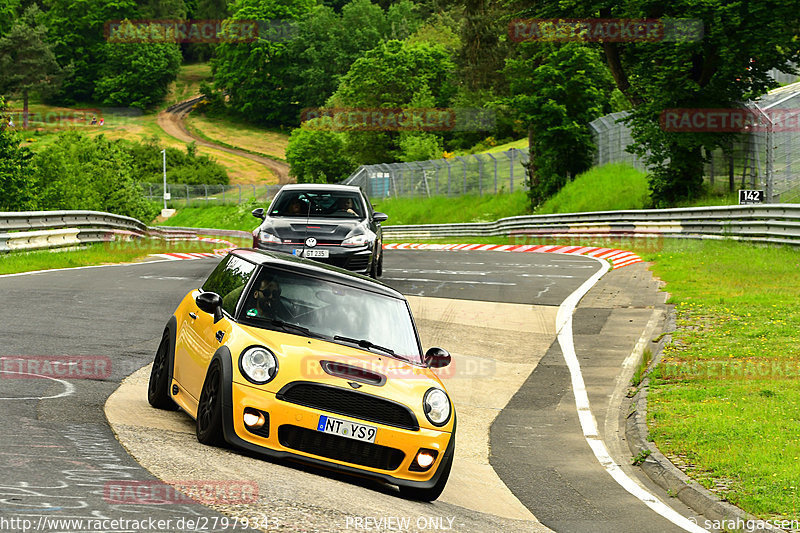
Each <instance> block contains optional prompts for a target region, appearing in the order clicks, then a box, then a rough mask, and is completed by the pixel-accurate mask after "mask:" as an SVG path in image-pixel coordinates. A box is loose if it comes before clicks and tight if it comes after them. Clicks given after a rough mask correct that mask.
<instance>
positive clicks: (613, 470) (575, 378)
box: [556, 256, 708, 533]
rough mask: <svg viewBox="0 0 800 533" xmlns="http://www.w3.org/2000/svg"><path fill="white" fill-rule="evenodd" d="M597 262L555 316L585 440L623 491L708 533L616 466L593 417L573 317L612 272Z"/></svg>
mask: <svg viewBox="0 0 800 533" xmlns="http://www.w3.org/2000/svg"><path fill="white" fill-rule="evenodd" d="M587 257H590V256H587ZM593 259H596V258H593ZM596 260H597V261H598V262H599V263H600V264H601V265H602V267H601V268H600V270H599V271H597V272H595V273H594V274H593V275H592V277H590V278H589V279H587V280H586V281H585V282H584V283H583V284H582V285H581V286H580V287H578V288H577V289H576V290H575V292H573V293H572V294H570V295H569V296H567V298H566V299H565V300H564V301H563V302H561V305H560V306H558V313H557V315H556V331H557V332H558V344H559V346H561V353H562V354H563V356H564V361H565V362H566V363H567V367H568V368H569V373H570V376H571V378H572V392H573V395H574V396H575V407H576V409H577V411H578V419H579V420H580V424H581V429H582V430H583V436H584V438H585V439H586V442H587V443H588V444H589V447H590V448H591V449H592V452H594V455H595V457H596V458H597V460H598V462H599V463H600V464H601V465H602V466H603V468H605V470H606V472H608V474H609V475H610V476H611V477H612V478H614V481H616V482H617V483H618V484H619V485H620V486H621V487H622V488H624V489H625V490H626V491H628V492H629V493H630V494H632V495H633V496H635V497H636V498H638V499H639V500H640V501H642V502H643V503H644V504H645V505H647V506H648V507H649V508H650V509H652V510H653V511H655V512H656V513H658V514H660V515H661V516H663V517H664V518H666V519H667V520H669V521H670V522H672V523H673V524H675V525H676V526H678V527H680V528H682V529H684V530H685V531H691V532H693V533H703V532H705V533H708V532H707V530H706V529H703V528H702V527H700V526H699V525H697V524H695V523H694V522H692V521H691V520H689V519H688V518H686V517H685V516H683V515H682V514H680V513H678V512H677V511H676V510H674V509H673V508H672V507H670V506H669V505H667V504H665V503H664V502H663V501H661V500H660V499H659V498H658V497H657V496H655V495H653V494H652V493H650V492H649V491H647V490H644V489H643V488H642V487H641V486H639V485H638V484H637V483H636V482H635V481H634V480H633V479H631V478H630V477H629V476H628V475H627V474H626V473H625V472H624V471H623V470H622V469H621V468H620V467H619V465H617V464H616V463H615V462H614V459H612V457H611V455H610V454H609V452H608V449H607V448H606V445H605V443H604V442H603V441H602V440H601V439H600V436H599V431H598V428H597V422H596V420H595V418H594V415H593V414H592V410H591V406H590V404H589V395H588V394H587V392H586V384H585V383H584V381H583V374H582V373H581V366H580V363H579V362H578V356H577V354H576V353H575V344H574V342H573V339H572V315H573V313H574V312H575V308H576V307H577V306H578V302H579V301H580V300H581V298H583V296H584V295H585V294H586V293H587V292H589V289H591V288H592V287H593V286H594V284H595V283H597V281H598V280H599V279H600V278H601V277H603V275H605V274H606V272H608V270H609V268H610V267H609V264H608V262H606V261H601V260H599V259H596Z"/></svg>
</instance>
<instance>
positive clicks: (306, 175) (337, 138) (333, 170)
mask: <svg viewBox="0 0 800 533" xmlns="http://www.w3.org/2000/svg"><path fill="white" fill-rule="evenodd" d="M344 142H345V140H344V134H342V133H338V132H332V131H325V130H316V129H313V128H310V127H308V126H306V127H302V128H297V129H295V130H294V131H292V134H291V136H290V137H289V146H288V147H287V149H286V161H287V162H288V163H289V165H290V169H291V170H290V172H291V175H292V176H294V177H295V178H296V179H297V182H298V183H336V182H338V181H341V180H343V179H344V178H346V177H347V176H348V174H349V173H350V172H352V171H353V170H355V168H356V166H357V165H356V164H355V163H354V162H353V161H352V160H351V159H349V158H348V157H347V156H346V155H345V153H344Z"/></svg>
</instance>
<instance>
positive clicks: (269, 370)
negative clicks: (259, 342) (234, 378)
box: [239, 346, 278, 385]
mask: <svg viewBox="0 0 800 533" xmlns="http://www.w3.org/2000/svg"><path fill="white" fill-rule="evenodd" d="M239 369H240V370H241V371H242V375H243V376H244V377H245V378H247V380H248V381H251V382H253V383H255V384H256V385H263V384H264V383H267V382H269V381H270V380H271V379H272V378H274V377H275V374H277V373H278V360H277V359H276V358H275V354H273V353H272V352H270V351H269V350H267V349H266V348H264V347H262V346H253V347H251V348H248V349H246V350H245V351H244V352H243V353H242V356H241V357H240V358H239Z"/></svg>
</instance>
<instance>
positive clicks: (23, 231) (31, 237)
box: [0, 211, 195, 253]
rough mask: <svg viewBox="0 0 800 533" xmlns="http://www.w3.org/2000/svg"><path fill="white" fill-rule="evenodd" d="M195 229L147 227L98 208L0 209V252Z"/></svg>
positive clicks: (183, 235)
mask: <svg viewBox="0 0 800 533" xmlns="http://www.w3.org/2000/svg"><path fill="white" fill-rule="evenodd" d="M194 236H195V232H194V231H186V230H183V229H170V228H150V227H148V226H147V225H146V224H145V223H143V222H141V221H139V220H136V219H135V218H130V217H123V216H119V215H114V214H111V213H102V212H99V211H24V212H0V253H2V252H11V251H23V250H44V249H51V248H64V247H73V246H81V245H85V244H90V243H96V242H109V241H112V240H115V239H123V240H131V239H136V238H145V237H150V238H160V239H165V240H176V239H187V238H194Z"/></svg>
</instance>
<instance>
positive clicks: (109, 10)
mask: <svg viewBox="0 0 800 533" xmlns="http://www.w3.org/2000/svg"><path fill="white" fill-rule="evenodd" d="M47 5H48V7H49V9H48V10H47V16H46V19H47V20H46V22H47V30H48V35H49V41H50V42H51V43H52V44H53V50H54V53H55V55H56V60H57V61H58V62H59V63H60V64H61V65H67V64H72V65H73V69H72V71H71V72H70V74H69V75H68V76H67V77H66V79H65V80H64V82H63V83H62V85H61V90H60V91H59V94H58V95H57V98H56V99H57V100H58V101H59V102H62V103H74V102H86V101H89V100H90V99H91V98H92V95H93V94H94V90H95V84H96V82H97V80H98V77H99V74H100V73H99V71H100V68H101V66H102V65H103V64H104V62H105V58H106V55H105V52H106V48H105V47H106V40H105V37H104V28H105V24H106V23H107V22H109V21H113V20H124V19H129V20H134V19H137V18H138V16H139V13H138V11H137V4H136V1H135V0H81V1H77V2H76V1H75V0H47Z"/></svg>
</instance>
